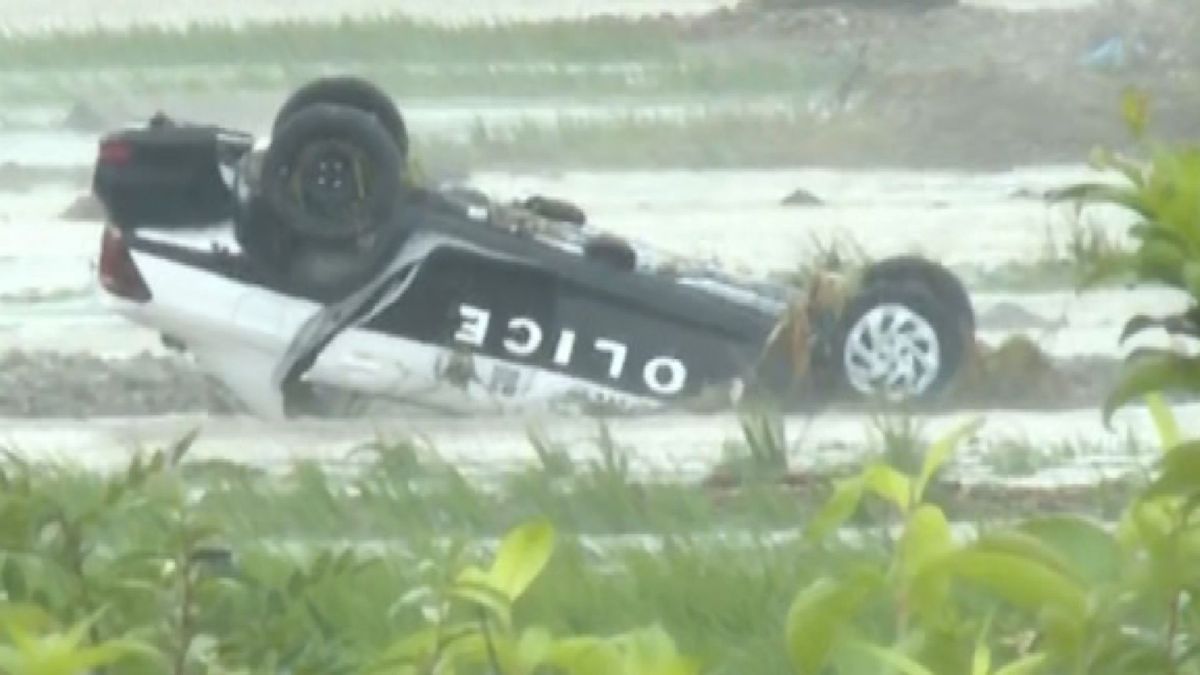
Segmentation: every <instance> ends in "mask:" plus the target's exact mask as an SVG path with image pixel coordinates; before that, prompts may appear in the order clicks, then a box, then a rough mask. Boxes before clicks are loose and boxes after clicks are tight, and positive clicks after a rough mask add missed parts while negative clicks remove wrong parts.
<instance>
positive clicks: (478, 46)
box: [0, 15, 679, 69]
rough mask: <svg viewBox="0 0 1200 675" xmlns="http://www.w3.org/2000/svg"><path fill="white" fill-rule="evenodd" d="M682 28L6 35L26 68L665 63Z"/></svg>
mask: <svg viewBox="0 0 1200 675" xmlns="http://www.w3.org/2000/svg"><path fill="white" fill-rule="evenodd" d="M677 36H678V33H677V31H676V30H675V28H674V27H673V25H672V24H671V23H670V22H668V21H657V20H649V19H647V20H636V19H632V20H631V19H623V18H608V17H598V18H593V19H588V20H582V21H574V20H556V21H538V22H505V23H470V24H464V25H459V26H447V25H441V24H433V23H429V22H423V21H418V20H414V19H412V18H409V17H406V16H403V15H390V16H381V17H377V18H362V19H353V18H347V19H343V20H340V21H327V22H320V21H276V22H265V23H255V24H249V25H245V26H234V25H232V24H224V25H222V24H219V23H211V24H202V23H193V24H190V25H187V26H183V27H178V28H176V27H168V26H142V27H132V28H128V29H99V30H94V31H87V32H59V31H54V32H47V33H39V34H9V35H5V36H4V37H3V38H0V50H2V51H3V53H4V54H5V62H6V63H8V64H20V66H21V67H23V68H30V69H36V68H61V67H68V68H69V67H77V66H78V65H79V64H88V65H90V66H93V67H111V66H124V67H132V68H136V67H139V66H142V65H143V64H146V63H155V64H158V65H162V66H185V65H216V64H269V63H280V62H283V61H286V62H289V63H327V62H329V61H331V60H340V61H391V62H397V63H443V64H453V63H471V64H488V63H496V62H539V63H541V62H555V61H559V62H561V61H574V62H589V63H610V62H631V61H633V62H645V61H659V62H661V61H670V60H673V59H674V58H676V57H677V56H678V55H679V41H678V40H677Z"/></svg>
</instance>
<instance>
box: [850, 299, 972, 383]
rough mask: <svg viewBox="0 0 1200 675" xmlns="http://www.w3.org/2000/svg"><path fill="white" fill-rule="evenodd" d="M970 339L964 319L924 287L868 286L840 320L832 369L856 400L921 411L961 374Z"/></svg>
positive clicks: (852, 300)
mask: <svg viewBox="0 0 1200 675" xmlns="http://www.w3.org/2000/svg"><path fill="white" fill-rule="evenodd" d="M967 337H968V334H966V333H964V332H963V330H962V326H961V317H959V316H958V314H957V313H956V312H955V311H954V309H952V308H951V307H948V306H947V305H946V303H945V302H944V301H942V300H941V299H940V298H937V297H936V296H935V295H934V293H932V292H931V290H930V289H929V288H928V287H926V286H925V285H924V284H921V283H915V282H913V281H908V282H899V283H889V284H886V285H883V284H877V285H873V286H866V287H864V288H862V289H861V290H860V291H859V292H858V294H857V295H855V296H854V297H853V298H851V299H850V301H849V302H848V303H847V305H846V307H845V309H844V311H843V312H842V315H841V317H840V318H839V321H838V327H837V330H836V331H835V339H834V341H833V354H832V361H833V363H831V364H830V365H831V366H832V369H833V371H834V372H835V373H836V375H837V378H836V381H837V383H838V384H837V386H838V387H839V388H840V389H841V390H842V391H843V392H844V393H846V394H848V395H850V396H851V397H853V398H855V399H858V400H871V401H882V402H884V403H889V404H901V405H920V404H924V403H929V402H932V401H935V400H936V399H937V398H938V395H939V394H941V393H942V392H943V391H945V389H946V387H947V386H948V385H949V384H950V383H951V382H952V381H953V380H954V379H955V377H956V376H957V375H958V374H959V373H960V372H961V370H962V366H963V364H964V363H965V360H966V354H967V342H966V341H967ZM881 383H886V386H881Z"/></svg>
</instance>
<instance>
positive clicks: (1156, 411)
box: [1146, 392, 1183, 450]
mask: <svg viewBox="0 0 1200 675" xmlns="http://www.w3.org/2000/svg"><path fill="white" fill-rule="evenodd" d="M1146 407H1147V408H1149V409H1150V419H1152V420H1154V428H1155V429H1156V430H1157V431H1158V442H1159V443H1160V444H1161V445H1162V448H1163V449H1164V450H1169V449H1171V448H1174V447H1175V446H1177V445H1179V443H1180V441H1181V440H1183V439H1182V436H1181V435H1180V433H1179V421H1178V420H1176V419H1175V413H1173V412H1171V408H1170V407H1169V406H1168V405H1167V402H1166V401H1165V400H1163V396H1162V394H1160V393H1158V392H1152V393H1149V394H1146Z"/></svg>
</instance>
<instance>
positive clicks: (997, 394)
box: [0, 351, 1119, 418]
mask: <svg viewBox="0 0 1200 675" xmlns="http://www.w3.org/2000/svg"><path fill="white" fill-rule="evenodd" d="M1019 358H1021V359H1024V360H1023V361H1021V362H1020V363H1017V362H1016V361H1015V360H1014V362H1013V363H1006V364H1005V365H1004V366H1003V367H998V366H994V367H993V369H992V372H991V375H990V376H989V377H987V378H985V379H977V380H968V381H964V384H963V389H961V390H960V391H958V392H956V394H955V396H954V397H953V400H952V401H951V402H948V403H946V404H945V405H946V406H953V407H955V408H958V407H968V408H969V407H981V408H991V409H1009V410H1065V409H1078V408H1086V407H1094V406H1096V405H1098V404H1099V402H1100V401H1102V400H1103V397H1104V395H1105V393H1106V392H1107V391H1109V390H1110V388H1111V387H1112V384H1113V381H1114V378H1115V375H1116V372H1117V368H1118V365H1119V364H1118V362H1117V361H1116V360H1113V359H1103V358H1077V359H1069V360H1060V361H1054V362H1045V363H1043V362H1042V361H1040V360H1038V359H1036V358H1033V357H1028V356H1021V357H1019ZM1046 363H1048V364H1049V365H1048V366H1047V365H1046ZM348 410H353V408H350V409H339V410H338V411H337V413H336V416H347V415H348V414H352V413H349V412H348ZM235 412H242V411H241V410H240V406H239V405H238V404H237V403H236V401H235V400H234V399H233V398H232V397H231V396H230V395H229V394H228V392H227V391H225V390H224V389H223V387H221V386H220V385H219V384H218V383H216V382H215V381H213V380H212V379H211V378H210V377H208V376H207V375H205V374H204V373H202V372H201V371H200V370H199V369H198V368H197V367H196V366H195V365H194V364H193V363H192V362H191V361H189V360H188V359H186V358H182V357H177V356H157V355H149V354H144V355H139V356H135V357H132V358H120V359H106V358H101V357H97V356H92V355H87V354H61V353H52V352H15V351H14V352H9V353H7V354H4V355H2V356H0V418H3V417H8V418H38V417H46V418H86V417H130V416H143V415H164V414H170V413H212V414H228V413H235Z"/></svg>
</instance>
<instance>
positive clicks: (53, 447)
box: [0, 405, 1200, 485]
mask: <svg viewBox="0 0 1200 675" xmlns="http://www.w3.org/2000/svg"><path fill="white" fill-rule="evenodd" d="M982 415H983V419H984V426H983V427H982V429H981V431H980V432H979V434H978V435H977V437H976V438H975V439H973V440H972V441H971V442H970V443H968V444H967V445H966V446H965V447H964V448H962V450H961V452H960V453H959V455H958V457H957V458H956V460H955V465H954V468H953V470H952V473H953V474H955V476H956V477H957V478H959V479H960V480H963V481H968V482H982V481H988V480H991V481H993V482H994V481H996V480H998V479H999V476H998V475H997V474H998V473H1001V472H998V471H997V469H996V467H995V464H996V462H997V461H1000V460H1003V459H1004V457H1003V456H1001V455H1003V454H1004V453H1009V454H1011V453H1013V452H1014V451H1013V450H1012V445H1011V443H1014V442H1017V443H1021V444H1024V445H1025V446H1027V447H1029V448H1031V450H1030V451H1029V452H1031V453H1032V454H1033V455H1034V457H1035V458H1040V459H1037V464H1038V466H1037V467H1035V469H1031V470H1028V471H1025V472H1022V474H1021V476H1020V477H1019V482H1020V483H1021V484H1025V485H1029V484H1035V483H1036V482H1037V481H1038V480H1039V477H1038V476H1039V475H1042V476H1043V478H1042V480H1049V478H1045V477H1047V476H1049V477H1053V480H1055V481H1058V482H1059V483H1087V482H1094V481H1095V480H1096V479H1097V477H1098V476H1100V475H1103V476H1113V475H1117V474H1120V473H1122V472H1126V471H1129V470H1131V469H1134V468H1136V467H1140V466H1145V465H1147V464H1149V463H1150V462H1152V461H1153V460H1154V458H1155V453H1156V452H1157V451H1156V450H1155V449H1154V447H1155V445H1154V444H1155V440H1156V439H1155V437H1154V432H1153V427H1152V424H1151V422H1150V420H1149V418H1148V416H1147V415H1146V413H1144V412H1143V411H1141V410H1138V409H1131V410H1128V411H1124V412H1122V413H1120V414H1119V415H1118V417H1117V419H1116V421H1115V423H1114V426H1113V429H1112V430H1111V431H1109V430H1107V429H1105V428H1104V426H1103V425H1102V424H1100V422H1099V419H1098V418H1099V415H1098V413H1097V412H1095V411H1093V410H1087V411H1079V412H1068V413H1053V414H1049V413H1014V412H1007V413H1005V412H990V413H983V414H982ZM974 416H975V415H973V414H971V413H965V412H964V413H957V414H954V415H939V416H934V417H929V418H925V419H924V420H923V424H924V427H923V432H924V434H925V437H926V438H936V437H938V436H939V435H941V434H944V433H947V432H948V431H949V430H951V429H953V428H956V427H957V426H959V425H961V424H963V423H965V422H966V421H968V420H970V419H972V418H973V417H974ZM1180 419H1182V420H1184V424H1185V426H1188V425H1191V426H1194V425H1195V422H1196V420H1198V419H1200V407H1197V406H1195V405H1193V406H1190V407H1184V408H1181V409H1180ZM531 425H532V426H536V427H538V428H540V429H542V430H543V432H544V434H546V436H547V437H549V438H550V439H551V440H553V441H556V442H557V443H559V444H561V445H562V447H563V448H564V449H565V450H566V451H567V452H568V453H569V455H570V456H571V457H572V458H574V459H575V460H577V461H580V462H585V461H589V460H593V459H597V458H598V456H599V455H598V450H597V446H596V444H595V439H596V438H597V425H596V423H595V422H594V421H591V420H587V419H584V418H562V417H559V418H553V419H549V418H537V417H524V418H521V417H507V418H496V417H478V418H471V419H453V420H451V419H446V418H422V417H419V416H406V417H392V418H387V419H382V418H381V419H369V420H362V421H354V422H339V421H315V420H307V421H296V422H292V423H290V424H288V425H276V424H267V423H263V422H259V421H255V420H251V419H244V418H230V417H220V418H213V417H207V416H197V415H174V416H159V417H152V418H146V417H140V418H130V419H117V418H113V419H104V420H90V421H74V420H45V419H44V420H23V419H11V420H3V421H2V424H0V428H3V429H4V431H3V432H2V433H0V442H4V443H5V445H7V446H9V447H13V448H16V449H18V451H19V452H21V453H24V454H25V455H27V456H29V457H34V458H42V459H48V460H58V459H64V458H70V460H71V461H74V462H80V463H83V464H85V465H89V466H92V467H96V468H101V469H104V468H112V467H116V466H120V465H121V464H122V463H123V462H125V461H126V460H127V458H128V457H129V456H130V454H131V453H132V452H133V451H134V449H136V448H155V447H163V446H164V445H166V444H169V443H171V442H172V441H173V440H175V439H178V438H179V437H181V436H182V435H184V434H185V433H186V432H188V431H189V430H191V429H194V428H199V429H200V430H201V436H200V440H199V441H198V443H197V444H196V446H195V448H194V451H193V453H192V454H191V457H192V458H193V459H196V460H206V459H208V460H212V459H220V460H229V461H239V462H247V463H251V464H254V465H256V466H261V467H265V468H276V469H283V468H286V467H287V466H288V465H289V464H290V463H292V462H295V461H298V460H313V461H317V462H321V463H325V464H327V465H329V466H331V467H338V466H349V465H352V464H353V463H354V462H355V461H361V459H362V456H361V455H360V456H357V459H356V456H355V455H353V454H351V451H352V450H354V449H356V448H361V447H362V446H363V445H364V444H369V443H373V442H377V441H380V440H384V441H386V440H388V439H392V440H395V439H399V438H405V437H407V436H409V435H412V434H417V435H419V436H420V437H421V438H422V439H424V441H425V442H427V443H428V444H429V445H430V447H431V448H432V449H433V452H434V454H435V455H436V456H438V457H441V458H442V459H445V460H447V461H450V462H453V463H455V464H456V465H458V466H460V467H462V468H463V469H464V470H465V471H467V472H469V473H476V474H488V473H495V472H497V471H512V470H517V469H520V468H522V467H525V466H529V465H530V464H532V463H534V462H536V461H537V458H536V454H535V453H534V451H533V449H532V446H531V445H530V443H529V438H528V435H527V429H528V428H529V427H530V426H531ZM610 426H611V428H612V431H613V433H614V436H615V438H616V440H617V442H618V443H619V444H620V445H621V446H622V447H623V448H625V449H626V450H627V452H628V455H629V458H630V460H631V466H632V467H633V468H634V470H635V471H636V472H637V473H639V474H641V475H648V476H656V475H657V476H671V477H675V478H684V479H697V478H700V477H702V476H705V475H707V474H708V473H709V472H710V471H711V470H712V469H713V468H714V467H715V466H716V465H717V464H718V463H720V462H721V461H722V460H723V459H724V458H725V457H726V454H725V447H726V443H727V442H730V441H737V440H739V439H740V432H739V429H738V424H737V421H736V420H735V419H733V418H731V417H729V416H725V415H714V416H677V415H672V416H656V417H652V418H640V419H624V420H617V421H613V422H611V424H610ZM788 430H789V431H788V442H789V448H790V452H789V462H790V464H791V466H792V467H793V468H794V469H796V470H799V471H804V470H808V469H813V470H819V469H829V468H831V467H835V466H840V465H845V464H849V463H853V462H856V461H861V458H862V456H863V452H864V449H866V450H867V451H871V450H872V449H873V450H874V451H878V450H879V449H880V448H881V447H882V446H880V445H879V440H878V436H877V435H876V434H875V433H874V432H872V431H871V427H870V426H869V424H868V423H867V421H866V420H865V419H864V418H863V417H861V416H858V415H849V414H826V415H821V416H819V417H809V418H800V417H795V418H790V419H789V421H788ZM1189 431H1190V432H1193V433H1194V432H1200V429H1191V428H1189ZM1063 447H1068V448H1070V447H1077V448H1080V452H1079V456H1072V457H1067V458H1060V459H1058V460H1057V461H1056V460H1055V456H1054V455H1055V453H1056V450H1055V449H1056V448H1063ZM1059 454H1061V452H1060V453H1059Z"/></svg>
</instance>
